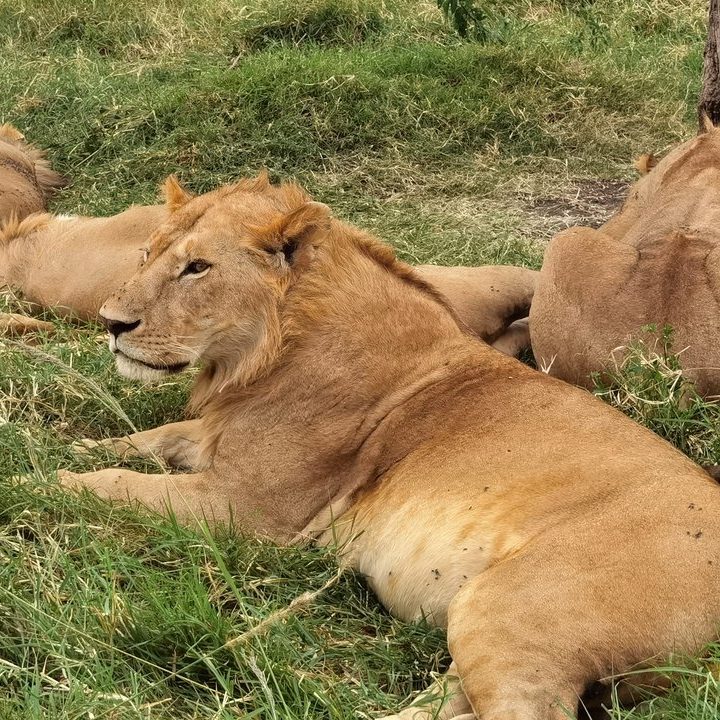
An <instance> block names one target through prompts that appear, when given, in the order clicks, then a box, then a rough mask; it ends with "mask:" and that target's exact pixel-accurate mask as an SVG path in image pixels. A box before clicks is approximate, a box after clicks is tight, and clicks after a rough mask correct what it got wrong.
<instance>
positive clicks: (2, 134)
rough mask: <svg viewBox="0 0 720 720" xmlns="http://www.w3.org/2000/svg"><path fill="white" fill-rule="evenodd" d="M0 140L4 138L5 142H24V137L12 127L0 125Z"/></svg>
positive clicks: (6, 124)
mask: <svg viewBox="0 0 720 720" xmlns="http://www.w3.org/2000/svg"><path fill="white" fill-rule="evenodd" d="M0 138H4V139H5V140H24V139H25V136H24V135H23V134H22V133H21V132H20V131H19V130H18V129H17V128H16V127H15V126H14V125H11V124H10V123H5V124H4V125H0Z"/></svg>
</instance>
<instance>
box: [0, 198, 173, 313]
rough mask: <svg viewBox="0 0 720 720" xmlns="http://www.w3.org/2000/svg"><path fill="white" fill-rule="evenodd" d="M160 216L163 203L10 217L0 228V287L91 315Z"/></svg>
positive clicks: (132, 268) (132, 264)
mask: <svg viewBox="0 0 720 720" xmlns="http://www.w3.org/2000/svg"><path fill="white" fill-rule="evenodd" d="M166 217H167V211H166V209H165V207H164V206H150V207H135V206H134V207H131V208H129V209H128V210H125V211H124V212H122V213H120V214H119V215H114V216H112V217H107V218H89V217H73V218H66V217H63V216H56V217H54V216H52V215H47V214H36V215H30V216H29V217H27V218H25V219H24V220H21V221H20V220H18V219H17V218H11V219H10V220H9V221H8V222H6V223H5V224H4V225H3V226H1V227H0V287H2V286H3V285H7V286H9V287H11V288H13V289H14V290H17V291H19V292H20V293H21V294H22V296H23V297H24V299H26V300H28V301H30V302H32V303H34V304H36V305H38V306H39V307H44V308H52V309H54V310H55V311H56V312H58V313H60V314H62V315H68V316H74V317H79V318H95V317H97V312H98V310H99V308H100V306H101V305H102V304H103V302H104V301H105V299H106V298H107V297H108V295H109V294H110V293H111V292H112V291H113V290H115V289H117V288H118V287H120V286H121V285H122V284H123V283H124V282H125V280H127V278H129V277H130V276H131V275H132V274H133V273H134V272H136V270H137V269H138V267H139V266H140V264H141V263H142V260H143V250H144V249H145V248H146V247H147V244H148V238H149V235H150V234H151V233H152V232H153V231H154V230H155V229H156V228H157V227H158V226H159V225H160V223H161V222H162V221H163V220H164V219H165V218H166Z"/></svg>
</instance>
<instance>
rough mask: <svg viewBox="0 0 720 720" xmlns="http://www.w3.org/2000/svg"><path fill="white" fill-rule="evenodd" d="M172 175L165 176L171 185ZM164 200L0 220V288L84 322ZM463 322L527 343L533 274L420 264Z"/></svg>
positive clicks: (128, 268) (515, 343)
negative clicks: (114, 210) (90, 213)
mask: <svg viewBox="0 0 720 720" xmlns="http://www.w3.org/2000/svg"><path fill="white" fill-rule="evenodd" d="M174 183H175V180H174V179H169V180H168V181H167V185H168V187H169V188H170V189H171V191H172V188H173V187H174ZM166 215H167V211H166V209H165V206H164V205H156V206H135V205H134V206H132V207H130V208H128V209H127V210H125V211H124V212H121V213H119V214H118V215H113V216H111V217H104V218H102V217H97V218H93V217H82V216H72V217H68V216H65V215H59V216H52V215H42V214H38V215H33V216H31V217H28V218H27V219H25V220H23V221H22V222H19V221H17V220H11V221H9V222H6V223H5V225H4V226H3V225H2V224H0V288H1V287H2V286H3V285H6V286H9V287H11V288H12V289H14V290H16V291H18V292H19V293H20V294H21V295H22V297H23V298H24V299H25V300H27V301H29V302H31V303H33V304H35V305H37V306H39V307H43V308H53V309H54V310H55V311H56V312H58V313H59V314H62V315H69V316H73V317H78V318H83V319H91V318H95V317H97V312H98V310H99V309H100V306H101V305H102V304H103V302H104V301H105V300H106V298H108V297H109V296H110V295H111V294H112V293H113V292H115V291H116V290H118V289H119V288H120V287H121V286H122V285H123V283H125V282H126V281H127V280H128V279H129V278H130V277H132V275H133V274H134V273H135V272H136V271H137V270H138V268H139V267H140V266H141V265H142V262H143V256H144V249H145V248H146V247H147V245H148V239H149V238H150V236H151V235H152V233H153V232H154V231H155V230H156V229H157V228H158V227H159V226H160V224H161V223H162V222H163V221H164V220H165V219H166ZM418 271H419V272H420V273H421V275H422V276H424V277H425V278H427V279H428V280H430V281H431V282H432V283H433V285H435V287H437V288H438V289H439V290H440V291H441V292H442V293H443V294H444V295H445V296H446V297H447V298H448V300H449V301H450V302H451V303H452V305H453V306H454V307H455V309H456V311H457V313H458V315H459V316H460V318H461V319H462V320H463V322H465V324H466V325H467V326H468V327H469V328H470V329H471V330H473V332H475V333H476V334H477V335H479V336H480V337H481V338H482V339H483V340H485V341H486V342H489V343H492V344H494V345H495V347H497V348H498V349H499V350H501V351H502V352H505V353H507V354H508V355H518V354H519V353H520V352H521V351H522V350H524V349H526V348H529V346H530V333H529V330H528V325H527V316H528V314H529V312H530V303H531V301H532V296H533V293H534V291H535V283H536V280H537V275H538V273H537V272H536V271H535V270H528V269H527V268H522V267H514V266H512V265H485V266H481V267H441V266H437V265H422V266H420V267H419V268H418ZM3 317H4V316H3V315H2V314H0V331H2V330H3V329H5V330H6V331H7V330H12V329H15V331H19V330H20V329H21V328H24V329H26V330H31V329H38V328H37V326H38V324H39V325H40V326H41V327H40V329H49V328H51V326H49V325H48V323H38V321H37V320H34V319H32V318H27V317H25V316H20V315H14V316H12V322H13V324H12V325H10V323H9V321H8V324H7V325H6V326H5V327H3V323H2V318H3Z"/></svg>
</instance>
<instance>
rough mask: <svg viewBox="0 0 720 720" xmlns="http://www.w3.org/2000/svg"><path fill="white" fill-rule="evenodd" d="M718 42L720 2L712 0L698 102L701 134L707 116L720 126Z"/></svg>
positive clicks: (719, 58) (719, 0) (719, 55)
mask: <svg viewBox="0 0 720 720" xmlns="http://www.w3.org/2000/svg"><path fill="white" fill-rule="evenodd" d="M718 40H720V0H710V13H709V17H708V34H707V42H706V43H705V59H704V64H703V82H702V90H701V91H700V102H698V122H699V125H700V132H704V131H705V130H706V129H707V128H706V126H705V121H704V118H703V116H707V117H708V118H709V119H710V121H711V122H712V124H713V125H715V126H718V125H720V54H719V52H720V47H718Z"/></svg>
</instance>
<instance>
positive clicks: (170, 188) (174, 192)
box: [163, 175, 194, 213]
mask: <svg viewBox="0 0 720 720" xmlns="http://www.w3.org/2000/svg"><path fill="white" fill-rule="evenodd" d="M163 194H164V195H165V204H166V205H167V208H168V210H169V211H170V212H171V213H174V212H175V211H176V210H179V209H180V208H181V207H182V206H183V205H186V204H187V203H188V202H190V200H192V199H193V197H194V195H193V194H192V193H191V192H189V191H188V190H186V189H185V188H184V187H183V186H182V185H181V184H180V181H179V180H178V179H177V177H175V175H168V177H167V178H166V179H165V182H164V183H163Z"/></svg>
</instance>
